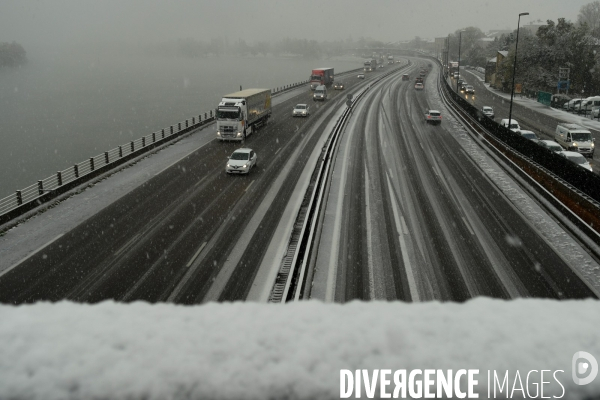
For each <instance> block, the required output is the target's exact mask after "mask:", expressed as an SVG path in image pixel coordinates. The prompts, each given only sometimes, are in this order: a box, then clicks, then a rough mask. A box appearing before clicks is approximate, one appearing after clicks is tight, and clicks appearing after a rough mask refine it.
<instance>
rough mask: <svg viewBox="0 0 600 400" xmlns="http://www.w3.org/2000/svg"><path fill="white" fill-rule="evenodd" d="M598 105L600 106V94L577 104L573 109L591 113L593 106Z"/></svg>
mask: <svg viewBox="0 0 600 400" xmlns="http://www.w3.org/2000/svg"><path fill="white" fill-rule="evenodd" d="M598 106H600V96H592V97H588V98H587V99H585V100H583V101H581V102H580V103H579V104H577V105H575V107H573V110H574V111H577V112H583V113H585V114H589V113H590V112H591V111H592V108H594V107H598Z"/></svg>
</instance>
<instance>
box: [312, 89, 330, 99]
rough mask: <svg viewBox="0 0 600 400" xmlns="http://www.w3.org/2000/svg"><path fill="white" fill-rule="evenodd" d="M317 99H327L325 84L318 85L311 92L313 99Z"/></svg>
mask: <svg viewBox="0 0 600 400" xmlns="http://www.w3.org/2000/svg"><path fill="white" fill-rule="evenodd" d="M317 100H321V101H325V100H327V88H326V87H325V85H319V86H317V87H316V88H315V92H314V93H313V101H317Z"/></svg>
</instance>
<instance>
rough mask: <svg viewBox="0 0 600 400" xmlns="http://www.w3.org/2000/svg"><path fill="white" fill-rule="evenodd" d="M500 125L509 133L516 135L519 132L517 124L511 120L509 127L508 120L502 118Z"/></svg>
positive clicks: (519, 127)
mask: <svg viewBox="0 0 600 400" xmlns="http://www.w3.org/2000/svg"><path fill="white" fill-rule="evenodd" d="M500 125H502V126H503V127H505V128H508V129H510V130H511V131H513V132H516V133H519V131H520V130H521V126H520V125H519V122H518V121H517V120H516V119H513V118H511V119H510V126H509V124H508V118H504V119H503V120H502V121H500Z"/></svg>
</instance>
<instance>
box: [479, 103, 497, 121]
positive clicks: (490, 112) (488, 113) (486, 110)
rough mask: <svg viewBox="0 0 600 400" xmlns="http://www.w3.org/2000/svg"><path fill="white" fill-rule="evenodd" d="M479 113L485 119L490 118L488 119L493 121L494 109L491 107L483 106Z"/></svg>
mask: <svg viewBox="0 0 600 400" xmlns="http://www.w3.org/2000/svg"><path fill="white" fill-rule="evenodd" d="M481 112H482V113H483V115H485V116H486V117H490V118H492V119H494V109H493V108H492V107H490V106H483V107H482V108H481Z"/></svg>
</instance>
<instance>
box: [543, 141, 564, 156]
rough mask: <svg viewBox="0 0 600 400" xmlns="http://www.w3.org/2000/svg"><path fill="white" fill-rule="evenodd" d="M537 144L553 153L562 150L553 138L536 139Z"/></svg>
mask: <svg viewBox="0 0 600 400" xmlns="http://www.w3.org/2000/svg"><path fill="white" fill-rule="evenodd" d="M538 144H539V145H540V146H542V147H543V148H545V149H546V150H548V151H551V152H553V153H561V152H562V151H564V149H563V148H562V146H561V145H560V144H558V143H556V142H555V141H554V140H540V141H538Z"/></svg>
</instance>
